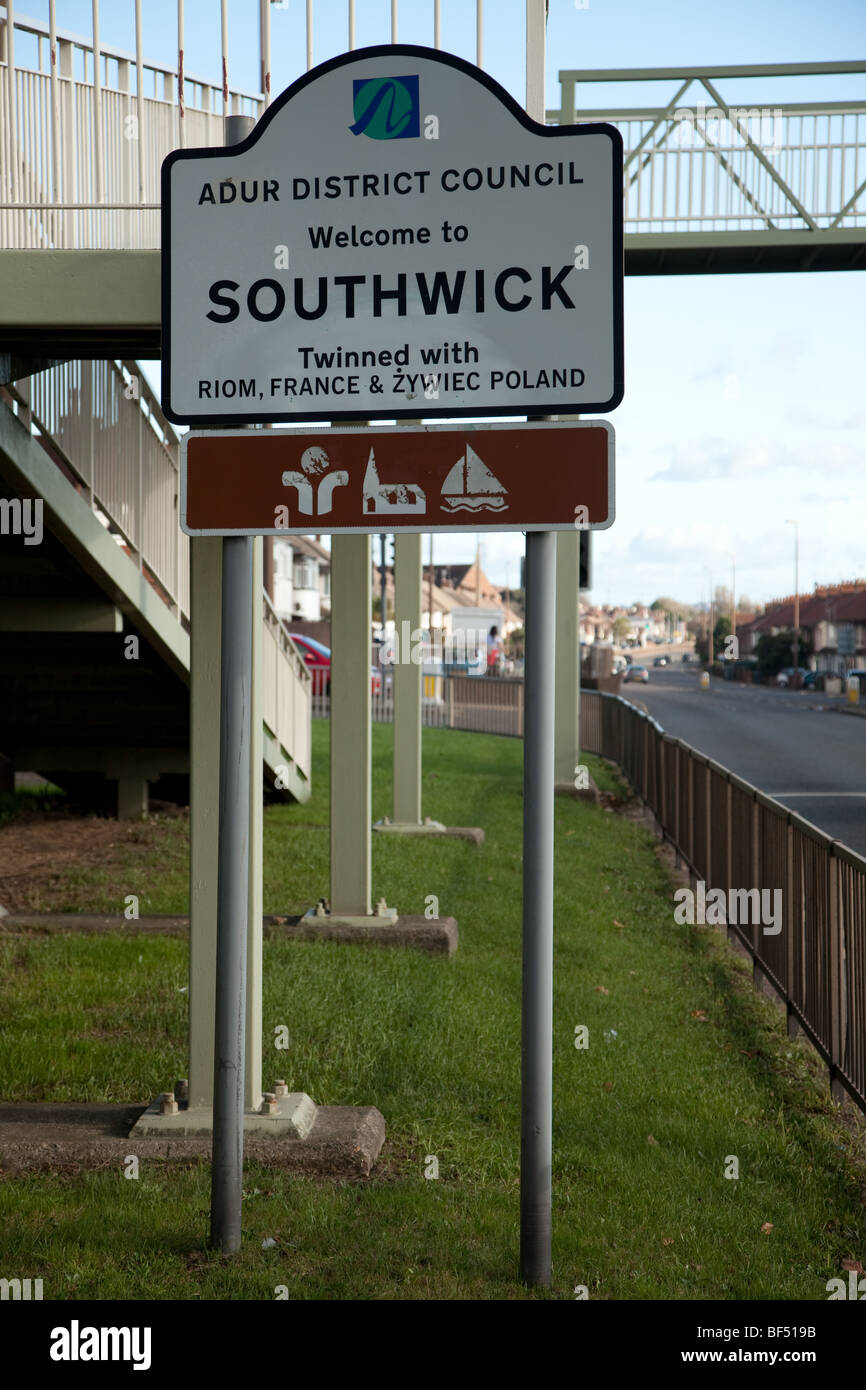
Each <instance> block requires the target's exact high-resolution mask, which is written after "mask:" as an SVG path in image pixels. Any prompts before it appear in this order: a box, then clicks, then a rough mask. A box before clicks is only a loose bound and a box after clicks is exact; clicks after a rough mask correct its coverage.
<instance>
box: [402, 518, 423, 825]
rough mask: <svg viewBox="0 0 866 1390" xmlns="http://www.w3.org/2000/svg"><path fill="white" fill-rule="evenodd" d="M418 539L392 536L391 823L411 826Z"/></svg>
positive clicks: (416, 735)
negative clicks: (395, 640)
mask: <svg viewBox="0 0 866 1390" xmlns="http://www.w3.org/2000/svg"><path fill="white" fill-rule="evenodd" d="M421 539H422V538H421V536H420V535H414V534H411V535H406V534H404V535H398V536H395V537H394V631H395V632H396V634H397V637H398V640H399V644H400V648H399V652H397V653H396V654H397V655H398V656H399V658H400V659H399V661H397V662H395V664H394V667H393V673H394V821H395V824H397V825H404V824H405V825H411V826H420V824H421V690H422V685H423V680H424V672H423V668H422V667H421V665H420V664H418V665H416V664H415V662H414V661H412V659H411V656H412V651H411V642H412V634H413V633H417V632H420V631H421ZM431 636H432V634H431ZM407 638H408V639H409V641H408V642H407V640H406V639H407ZM407 647H408V650H407Z"/></svg>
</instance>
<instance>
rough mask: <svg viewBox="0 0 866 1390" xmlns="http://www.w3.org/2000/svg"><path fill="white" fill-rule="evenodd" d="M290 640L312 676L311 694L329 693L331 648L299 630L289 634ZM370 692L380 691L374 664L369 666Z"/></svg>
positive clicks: (373, 693)
mask: <svg viewBox="0 0 866 1390" xmlns="http://www.w3.org/2000/svg"><path fill="white" fill-rule="evenodd" d="M291 638H292V641H293V642H294V644H295V646H296V647H297V648H298V651H299V652H300V653H301V656H302V657H303V658H304V661H305V662H306V663H307V666H308V667H309V670H310V674H311V675H312V677H313V694H314V695H330V693H331V649H330V647H326V646H325V644H324V642H317V641H316V639H315V637H307V636H305V635H304V634H302V633H300V632H293V633H292V634H291ZM370 676H371V682H370V692H371V694H372V695H380V694H381V693H382V673H381V671H378V670H377V669H376V667H375V666H371V667H370Z"/></svg>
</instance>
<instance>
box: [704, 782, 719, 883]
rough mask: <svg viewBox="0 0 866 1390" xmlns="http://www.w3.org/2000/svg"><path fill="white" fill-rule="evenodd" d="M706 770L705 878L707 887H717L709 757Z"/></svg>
mask: <svg viewBox="0 0 866 1390" xmlns="http://www.w3.org/2000/svg"><path fill="white" fill-rule="evenodd" d="M704 771H705V773H706V778H705V784H704V798H705V802H706V813H705V823H706V835H705V843H704V878H705V880H706V882H707V887H709V888H715V887H716V886H717V885H716V884H715V883H714V882H713V832H712V824H711V818H712V814H713V774H712V770H711V768H710V760H709V758H707V762H706V767H705V769H704Z"/></svg>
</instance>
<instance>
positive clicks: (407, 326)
mask: <svg viewBox="0 0 866 1390" xmlns="http://www.w3.org/2000/svg"><path fill="white" fill-rule="evenodd" d="M162 177H163V306H162V322H163V359H164V395H163V406H164V409H165V411H166V414H167V415H168V417H169V418H170V419H171V420H174V421H176V422H178V423H182V424H189V425H200V426H201V425H217V424H218V425H226V424H246V423H252V422H256V421H271V422H278V421H291V420H315V419H359V418H362V419H374V420H375V419H384V418H390V419H394V418H398V419H399V418H407V417H417V416H419V415H424V416H425V417H431V416H437V415H439V416H442V415H447V416H461V415H475V416H478V415H484V414H496V415H514V414H522V415H525V414H527V413H531V414H548V413H556V414H564V413H569V414H571V413H577V412H579V411H590V412H591V411H607V410H612V409H613V408H614V407H615V406H616V405H618V404H619V402H620V400H621V399H622V393H623V379H622V377H623V367H622V357H623V351H622V273H623V265H622V140H621V137H620V135H619V132H618V131H617V130H616V129H615V128H614V127H613V126H609V125H604V124H585V125H579V126H567V127H556V126H554V127H545V126H541V125H538V124H537V123H536V122H534V121H532V120H530V119H529V117H528V116H527V115H526V113H525V112H524V111H523V110H522V108H521V107H520V106H519V105H518V104H517V103H516V102H515V101H514V100H513V99H512V97H511V96H509V94H508V93H507V92H506V91H505V90H504V89H503V88H502V87H500V86H499V85H498V84H497V83H495V82H494V81H492V80H491V79H490V78H489V77H488V76H487V75H486V74H485V73H483V72H481V70H480V69H478V68H476V67H473V66H472V65H471V64H468V63H465V62H463V61H462V60H461V59H458V58H455V57H452V56H451V55H448V54H442V53H440V52H437V51H436V50H431V49H426V48H418V47H413V46H409V45H388V46H387V47H378V48H368V49H360V50H356V51H355V52H353V53H349V54H345V55H343V56H342V57H340V58H337V59H335V60H333V61H332V62H329V63H325V64H323V65H322V66H321V67H318V68H316V69H314V70H313V71H312V72H310V73H308V74H307V75H306V76H305V77H303V78H301V79H300V80H299V81H298V82H296V83H295V84H294V85H293V86H292V87H290V88H288V90H287V91H285V92H284V93H283V94H282V95H281V96H280V97H279V98H278V99H277V100H276V101H275V102H274V103H273V105H272V106H271V107H270V108H269V109H268V111H267V112H266V113H265V114H264V116H263V117H262V119H261V120H260V121H259V123H258V125H257V126H256V128H255V129H254V130H253V132H252V133H251V135H250V136H249V137H248V139H247V140H246V141H244V142H243V143H242V144H239V145H236V146H232V147H229V148H225V149H206V150H205V149H199V150H180V151H175V152H174V153H173V154H171V155H169V156H168V158H167V159H166V161H165V163H164V165H163V175H162Z"/></svg>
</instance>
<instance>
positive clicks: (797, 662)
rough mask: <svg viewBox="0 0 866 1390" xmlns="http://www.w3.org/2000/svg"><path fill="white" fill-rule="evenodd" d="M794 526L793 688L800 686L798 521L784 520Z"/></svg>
mask: <svg viewBox="0 0 866 1390" xmlns="http://www.w3.org/2000/svg"><path fill="white" fill-rule="evenodd" d="M785 525H786V526H793V528H794V689H795V690H798V689H799V686H800V523H799V522H798V521H791V520H790V518H789V519H788V520H787V521H786V522H785Z"/></svg>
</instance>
